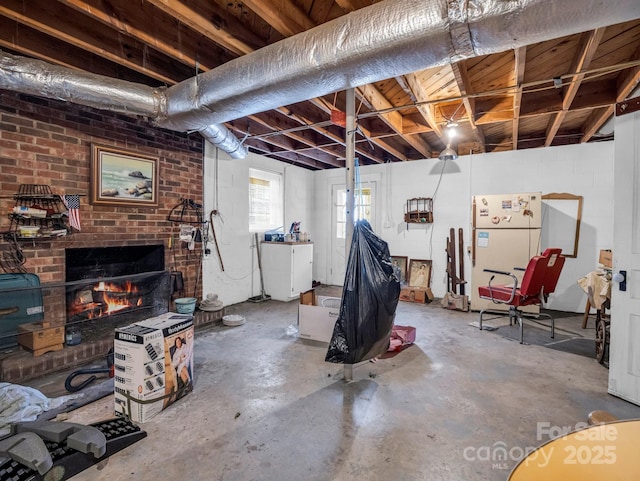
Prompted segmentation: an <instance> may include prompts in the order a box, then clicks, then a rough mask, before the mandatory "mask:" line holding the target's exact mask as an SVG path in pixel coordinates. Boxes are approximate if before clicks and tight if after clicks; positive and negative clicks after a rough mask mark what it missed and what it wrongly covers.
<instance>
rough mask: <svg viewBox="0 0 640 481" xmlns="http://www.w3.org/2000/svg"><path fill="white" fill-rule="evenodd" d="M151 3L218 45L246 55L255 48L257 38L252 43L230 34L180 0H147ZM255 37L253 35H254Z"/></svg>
mask: <svg viewBox="0 0 640 481" xmlns="http://www.w3.org/2000/svg"><path fill="white" fill-rule="evenodd" d="M145 1H147V2H149V3H151V4H152V5H153V6H154V7H156V8H157V9H158V10H161V11H163V12H165V13H166V14H168V15H171V16H172V17H175V18H176V19H178V20H179V21H180V22H181V23H183V24H185V25H187V26H188V27H189V28H191V29H192V30H195V31H196V32H198V33H200V34H202V35H204V36H205V37H207V38H209V39H211V40H213V41H214V42H215V43H217V44H218V45H221V46H222V47H224V48H226V49H227V50H229V51H231V52H233V53H235V54H236V55H245V54H247V53H251V52H253V51H254V50H255V46H254V45H255V44H256V43H257V40H256V39H255V38H254V39H252V40H253V41H252V42H251V43H249V42H246V41H245V40H244V36H243V38H242V39H241V38H238V37H237V36H235V35H231V34H229V32H228V30H226V29H220V28H216V26H215V25H214V24H212V23H211V22H210V21H209V20H208V19H206V18H205V17H203V16H202V15H200V14H199V13H198V12H196V11H194V10H192V9H191V8H189V7H187V6H186V5H184V4H183V3H181V2H180V1H179V0H145ZM252 37H253V36H252Z"/></svg>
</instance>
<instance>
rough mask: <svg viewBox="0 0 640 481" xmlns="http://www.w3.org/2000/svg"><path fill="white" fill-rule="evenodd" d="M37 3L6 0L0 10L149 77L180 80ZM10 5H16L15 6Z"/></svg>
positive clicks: (49, 5) (41, 30)
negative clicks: (51, 13)
mask: <svg viewBox="0 0 640 481" xmlns="http://www.w3.org/2000/svg"><path fill="white" fill-rule="evenodd" d="M34 5H35V3H33V4H32V3H31V2H27V3H23V2H17V1H16V0H3V4H1V5H0V14H1V15H4V16H5V17H8V18H10V19H12V20H15V21H16V22H19V23H21V24H23V25H26V26H28V27H30V28H32V29H34V30H37V31H39V32H42V33H45V34H47V35H50V36H51V37H54V38H56V39H59V40H63V41H65V42H67V43H68V44H70V45H73V46H75V47H78V48H81V49H83V50H86V51H88V52H91V53H93V54H95V55H98V56H100V57H103V58H106V59H108V60H110V61H112V62H114V63H117V64H120V65H123V66H125V67H127V68H129V69H131V70H134V71H136V72H140V73H142V74H145V75H147V76H148V77H151V78H154V79H156V80H160V81H162V82H165V83H167V84H174V83H176V82H177V81H178V79H176V78H175V76H173V75H170V74H169V73H168V72H162V71H161V69H160V68H151V67H150V66H149V63H150V62H148V63H146V65H142V64H141V62H135V61H133V60H129V59H128V58H127V55H123V54H122V51H121V49H116V47H115V44H113V45H111V46H107V45H104V44H102V45H97V42H96V36H95V35H91V32H88V31H86V30H84V29H82V28H80V27H78V26H75V25H73V26H72V25H69V24H65V23H63V22H62V21H57V16H56V15H48V13H47V12H46V11H45V10H38V9H37V8H36V7H34ZM11 6H14V7H16V8H14V9H12V7H11ZM52 6H55V5H53V4H48V7H49V8H51V7H52ZM112 40H113V39H112Z"/></svg>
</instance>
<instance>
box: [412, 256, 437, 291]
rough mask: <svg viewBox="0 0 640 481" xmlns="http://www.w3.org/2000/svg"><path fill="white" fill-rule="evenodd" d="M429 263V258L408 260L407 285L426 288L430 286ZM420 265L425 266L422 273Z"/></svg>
mask: <svg viewBox="0 0 640 481" xmlns="http://www.w3.org/2000/svg"><path fill="white" fill-rule="evenodd" d="M431 265H432V262H431V260H430V259H411V260H410V261H409V270H408V271H407V276H408V278H409V287H418V288H420V289H427V288H428V287H429V286H431ZM422 266H424V267H425V269H424V270H425V271H426V272H424V273H421V270H422V269H421V268H422Z"/></svg>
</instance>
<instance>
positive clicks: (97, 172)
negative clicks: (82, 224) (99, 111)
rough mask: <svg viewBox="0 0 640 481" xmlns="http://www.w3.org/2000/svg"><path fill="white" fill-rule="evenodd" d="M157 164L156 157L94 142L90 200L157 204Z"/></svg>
mask: <svg viewBox="0 0 640 481" xmlns="http://www.w3.org/2000/svg"><path fill="white" fill-rule="evenodd" d="M158 163H159V159H158V157H153V156H150V155H143V154H139V153H137V152H129V151H126V150H122V149H117V148H113V147H105V146H102V145H95V144H94V145H93V146H92V151H91V193H90V197H89V201H90V203H91V204H94V205H124V206H136V207H144V206H149V207H157V206H158Z"/></svg>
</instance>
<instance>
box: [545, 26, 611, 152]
mask: <svg viewBox="0 0 640 481" xmlns="http://www.w3.org/2000/svg"><path fill="white" fill-rule="evenodd" d="M604 31H605V29H604V28H597V29H595V30H591V31H590V32H585V33H583V34H582V36H581V38H580V45H579V46H578V50H577V51H576V53H575V56H574V57H573V60H572V62H571V67H569V72H571V73H574V72H575V73H576V75H573V76H572V77H570V78H569V79H568V80H567V82H568V85H566V86H565V87H564V89H563V90H564V92H563V98H562V110H561V111H560V112H558V113H556V114H555V115H554V116H553V118H552V119H551V121H550V122H549V125H548V127H547V132H546V134H545V141H544V146H545V147H549V146H550V145H551V144H552V143H553V139H554V137H555V136H556V133H557V132H558V129H560V126H561V125H562V122H563V121H564V118H565V116H566V115H567V112H568V110H569V108H570V107H571V103H572V102H573V99H574V98H575V96H576V94H577V93H578V89H579V88H580V84H581V83H582V80H583V79H584V74H583V73H580V72H582V71H584V70H586V69H587V68H589V64H590V63H591V60H592V59H593V56H594V55H595V53H596V50H597V49H598V45H600V41H601V40H602V36H603V35H604Z"/></svg>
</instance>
